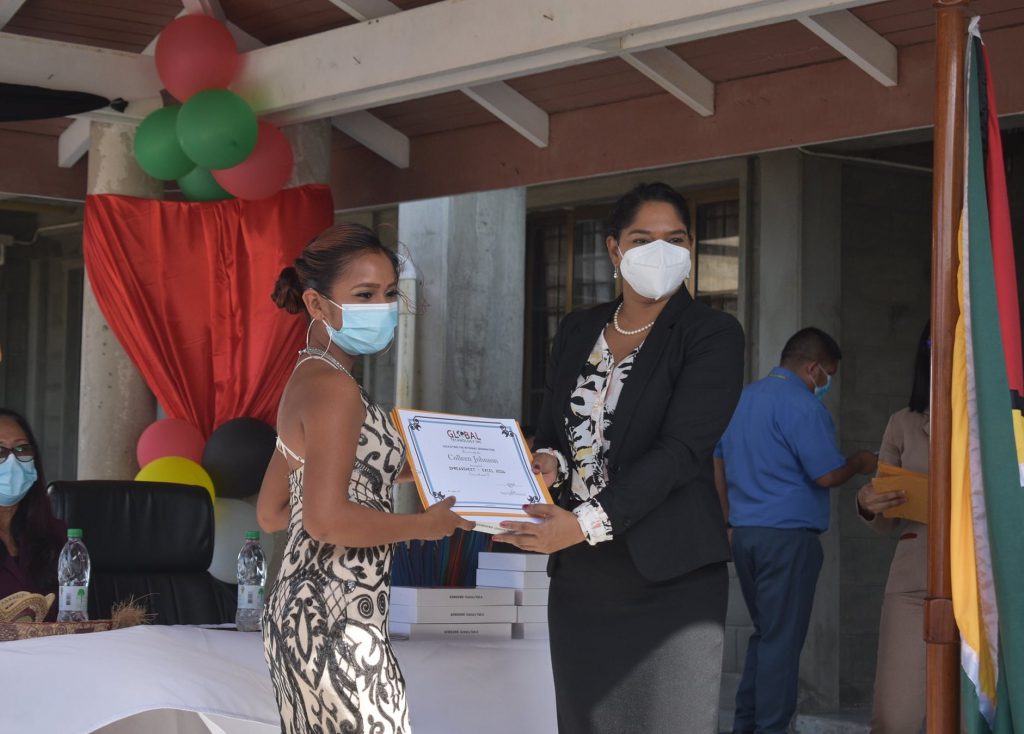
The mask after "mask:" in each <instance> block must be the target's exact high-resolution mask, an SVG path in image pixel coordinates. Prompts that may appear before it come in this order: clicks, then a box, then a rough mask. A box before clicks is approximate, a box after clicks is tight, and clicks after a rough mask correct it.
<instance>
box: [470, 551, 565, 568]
mask: <svg viewBox="0 0 1024 734" xmlns="http://www.w3.org/2000/svg"><path fill="white" fill-rule="evenodd" d="M479 566H480V568H489V569H494V570H498V571H547V570H548V557H547V556H546V555H543V554H541V553H493V552H490V551H483V552H481V553H480V561H479Z"/></svg>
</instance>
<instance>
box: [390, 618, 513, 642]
mask: <svg viewBox="0 0 1024 734" xmlns="http://www.w3.org/2000/svg"><path fill="white" fill-rule="evenodd" d="M388 631H390V632H391V635H392V637H395V638H398V639H406V640H479V639H487V640H509V639H511V638H512V625H511V624H422V623H414V624H408V623H405V622H390V623H388Z"/></svg>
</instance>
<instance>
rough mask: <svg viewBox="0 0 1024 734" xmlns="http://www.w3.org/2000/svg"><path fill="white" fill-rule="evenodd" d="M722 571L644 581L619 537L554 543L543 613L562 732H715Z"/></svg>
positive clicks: (724, 596)
mask: <svg viewBox="0 0 1024 734" xmlns="http://www.w3.org/2000/svg"><path fill="white" fill-rule="evenodd" d="M728 594H729V574H728V571H727V569H726V564H725V563H716V564H712V565H710V566H705V567H703V568H700V569H697V570H695V571H693V572H691V573H688V574H686V575H684V576H681V577H679V578H676V579H671V580H669V581H665V582H660V583H652V582H649V581H647V580H645V579H644V578H643V577H642V576H641V575H640V572H639V571H637V569H636V566H635V565H634V564H633V561H632V559H631V558H630V556H629V550H628V548H627V547H626V543H625V541H624V540H623V539H621V538H617V539H613V540H610V541H608V542H605V543H599V544H598V545H596V546H589V545H585V544H580V545H576V546H573V547H571V548H568V549H566V550H564V551H561V552H560V553H559V554H558V558H557V561H556V564H555V568H554V572H553V575H552V578H551V591H550V597H549V602H548V603H549V607H548V621H549V624H550V634H551V666H552V670H553V673H554V679H555V700H556V705H557V710H558V731H559V733H560V734H629V733H630V732H644V734H662V733H664V734H678V733H679V732H686V734H714V733H715V732H717V730H718V728H717V727H718V707H719V691H720V688H721V675H722V644H723V636H724V625H725V610H726V603H727V601H728Z"/></svg>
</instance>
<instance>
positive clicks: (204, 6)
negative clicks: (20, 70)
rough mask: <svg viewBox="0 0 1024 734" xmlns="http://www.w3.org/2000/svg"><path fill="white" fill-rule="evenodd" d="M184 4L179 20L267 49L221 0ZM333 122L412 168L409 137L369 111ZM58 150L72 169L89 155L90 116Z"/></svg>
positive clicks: (243, 46) (185, 0)
mask: <svg viewBox="0 0 1024 734" xmlns="http://www.w3.org/2000/svg"><path fill="white" fill-rule="evenodd" d="M383 2H387V0H383ZM182 5H183V6H184V9H183V10H182V11H181V12H180V13H178V15H177V16H176V17H177V18H180V17H181V16H183V15H188V14H190V13H202V14H204V15H210V16H212V17H214V18H217V19H218V20H219V21H221V22H222V23H224V24H225V25H226V26H227V28H228V30H229V31H230V32H231V35H232V37H233V38H234V39H235V43H236V44H238V47H239V50H241V51H243V52H245V51H252V50H253V49H256V48H263V47H264V44H263V42H262V41H260V40H259V39H258V38H255V37H254V36H251V35H249V34H248V33H246V32H245V31H243V30H242V29H241V28H239V27H238V26H236V25H235V24H234V23H232V22H231V21H229V20H228V19H227V18H226V16H225V15H224V10H223V8H222V7H221V4H220V2H219V0H182ZM158 38H159V35H157V36H156V37H155V38H154V39H153V40H152V41H150V42H149V45H147V46H146V48H145V49H143V51H142V54H143V55H144V56H152V55H153V54H154V53H155V52H156V42H157V39H158ZM158 101H159V100H154V104H153V105H152V108H153V109H156V108H157V107H159V106H160V104H155V102H158ZM331 123H332V124H333V125H334V127H336V128H338V129H339V130H341V131H342V132H344V133H346V134H347V135H349V136H350V137H352V138H354V139H355V140H356V141H357V142H359V143H361V144H362V145H364V146H365V147H367V148H369V149H370V150H372V151H373V152H374V153H376V154H377V155H379V156H380V157H381V158H383V159H384V160H386V161H388V162H390V163H392V164H394V165H395V166H398V167H399V168H408V167H409V138H408V137H407V136H405V135H404V134H402V133H401V132H400V131H398V130H396V129H395V128H393V127H391V126H390V125H388V124H387V123H386V122H384V121H383V120H380V119H378V118H376V117H373V116H372V115H370V113H368V112H363V113H358V112H356V113H351V114H348V115H336V116H335V117H333V118H332V119H331ZM57 149H58V153H57V158H58V164H59V165H60V166H61V168H70V167H71V166H73V165H75V164H76V163H77V162H78V161H79V160H80V159H81V158H82V156H84V155H85V154H86V153H88V152H89V122H88V117H84V118H80V119H78V120H76V121H75V122H74V123H72V124H71V126H70V127H68V129H67V130H65V131H64V132H63V133H61V136H60V139H59V140H58V141H57Z"/></svg>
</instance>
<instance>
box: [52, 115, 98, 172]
mask: <svg viewBox="0 0 1024 734" xmlns="http://www.w3.org/2000/svg"><path fill="white" fill-rule="evenodd" d="M91 126H92V122H91V121H89V120H87V119H86V118H84V117H80V118H78V119H77V120H75V121H74V122H72V123H71V125H70V126H69V127H68V129H67V130H65V131H64V132H62V133H61V134H60V138H59V139H58V140H57V165H58V166H60V167H61V168H71V167H72V166H73V165H75V164H76V163H78V161H80V160H81V159H82V156H84V155H85V154H86V153H88V152H89V128H90V127H91Z"/></svg>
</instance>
